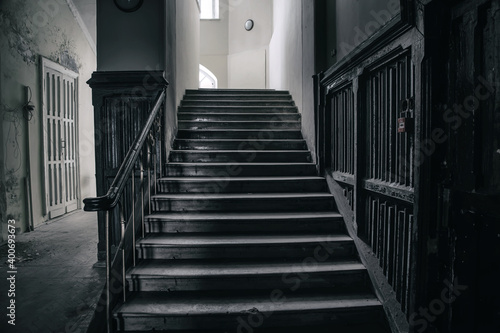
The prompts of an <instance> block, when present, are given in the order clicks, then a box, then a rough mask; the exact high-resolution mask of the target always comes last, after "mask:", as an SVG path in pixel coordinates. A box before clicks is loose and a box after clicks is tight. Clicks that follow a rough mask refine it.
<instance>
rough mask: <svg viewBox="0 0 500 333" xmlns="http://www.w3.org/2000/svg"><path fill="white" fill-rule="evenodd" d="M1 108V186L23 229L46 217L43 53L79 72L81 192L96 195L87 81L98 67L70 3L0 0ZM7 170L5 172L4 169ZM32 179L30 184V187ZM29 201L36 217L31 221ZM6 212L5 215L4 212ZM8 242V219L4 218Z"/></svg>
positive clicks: (8, 214)
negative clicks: (30, 107)
mask: <svg viewBox="0 0 500 333" xmlns="http://www.w3.org/2000/svg"><path fill="white" fill-rule="evenodd" d="M0 50H1V51H0V52H1V56H0V65H1V74H0V82H1V83H0V89H1V95H0V98H1V100H0V107H1V111H2V118H1V119H2V135H1V137H0V139H1V142H0V144H1V145H2V156H3V158H4V159H5V160H4V163H2V167H1V168H0V173H1V176H0V182H2V184H0V190H2V187H4V188H5V190H4V191H0V192H2V194H1V196H2V198H3V199H5V200H1V199H0V206H3V202H5V206H6V209H5V214H6V217H7V218H8V219H10V218H13V219H15V220H16V227H18V228H19V232H23V231H26V230H28V229H29V226H30V224H32V225H33V226H34V227H35V228H36V227H37V226H38V225H40V224H41V223H43V222H45V221H46V220H47V215H46V213H47V212H46V211H45V209H44V203H43V198H45V193H46V191H45V188H44V187H45V186H44V176H43V143H42V142H43V140H42V138H43V135H42V123H41V119H42V109H43V108H42V104H41V94H40V92H41V89H42V87H41V84H40V83H41V77H40V65H39V55H42V56H44V57H46V58H48V59H50V60H53V61H55V62H57V63H60V64H62V65H63V66H65V67H66V68H68V69H71V70H73V71H76V72H78V73H79V78H78V85H79V90H78V101H79V118H78V122H79V139H80V140H79V160H80V195H79V201H80V204H81V200H82V198H85V197H87V196H93V195H95V167H94V165H95V162H94V150H93V147H94V131H93V111H92V110H93V109H92V98H91V90H90V88H89V87H88V86H87V85H86V83H85V82H86V81H87V80H88V79H89V78H90V76H91V74H92V72H93V71H94V70H95V68H96V55H95V54H94V52H93V51H92V48H91V47H90V44H89V42H88V40H87V39H86V37H85V35H84V33H83V31H82V30H81V28H80V26H79V25H78V23H77V22H76V20H75V17H74V15H73V13H72V11H71V9H70V8H69V6H68V4H67V3H66V1H62V0H61V1H55V0H54V1H45V2H35V3H30V2H25V1H14V0H3V1H1V2H0ZM25 86H29V87H30V88H31V92H32V98H31V101H32V103H33V104H34V105H35V110H34V113H33V118H32V119H31V120H29V121H28V120H27V119H26V118H25V117H24V114H23V111H22V106H23V105H24V104H25V103H26V102H27V100H26V98H27V97H26V93H25ZM2 169H3V170H2ZM28 180H29V183H30V188H28V189H27V181H28ZM29 198H30V199H31V202H32V207H31V212H32V221H29V219H28V217H29V212H30V207H28V199H29ZM2 214H4V213H2ZM1 223H2V231H3V232H2V236H3V239H4V240H5V236H6V234H5V230H6V225H5V223H6V219H5V218H2V221H1Z"/></svg>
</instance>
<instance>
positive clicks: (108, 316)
mask: <svg viewBox="0 0 500 333" xmlns="http://www.w3.org/2000/svg"><path fill="white" fill-rule="evenodd" d="M105 237H106V331H107V332H108V333H111V303H110V302H111V300H110V292H109V289H110V285H111V281H110V275H111V274H110V271H111V268H110V253H109V252H110V246H109V211H108V210H107V211H106V212H105Z"/></svg>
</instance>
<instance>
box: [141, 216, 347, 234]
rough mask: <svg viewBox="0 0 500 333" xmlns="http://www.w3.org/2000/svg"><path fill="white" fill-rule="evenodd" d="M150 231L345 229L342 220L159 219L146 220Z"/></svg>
mask: <svg viewBox="0 0 500 333" xmlns="http://www.w3.org/2000/svg"><path fill="white" fill-rule="evenodd" d="M145 226H146V231H147V232H148V233H175V234H178V233H231V232H234V233H245V232H250V233H266V232H270V233H272V232H283V230H286V231H287V232H326V233H341V232H344V231H345V227H344V222H343V221H341V220H338V221H332V220H326V219H324V220H319V219H318V220H314V221H308V220H298V221H291V220H280V221H274V220H272V221H271V220H266V221H256V220H247V221H241V220H236V221H231V220H227V221H184V222H183V221H159V220H151V219H148V220H146V223H145Z"/></svg>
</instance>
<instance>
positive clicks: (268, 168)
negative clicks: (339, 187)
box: [165, 164, 316, 178]
mask: <svg viewBox="0 0 500 333" xmlns="http://www.w3.org/2000/svg"><path fill="white" fill-rule="evenodd" d="M165 173H166V176H174V177H175V176H188V177H190V176H201V177H204V176H206V177H222V178H225V177H247V176H248V177H249V176H260V177H271V176H314V175H316V168H315V166H314V165H312V164H311V165H287V166H282V165H246V166H238V165H203V164H201V165H196V166H191V165H171V164H170V165H167V166H166V168H165Z"/></svg>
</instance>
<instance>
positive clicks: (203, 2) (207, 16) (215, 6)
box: [199, 0, 219, 20]
mask: <svg viewBox="0 0 500 333" xmlns="http://www.w3.org/2000/svg"><path fill="white" fill-rule="evenodd" d="M199 2H200V18H201V19H202V20H215V19H218V18H219V0H199Z"/></svg>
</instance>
